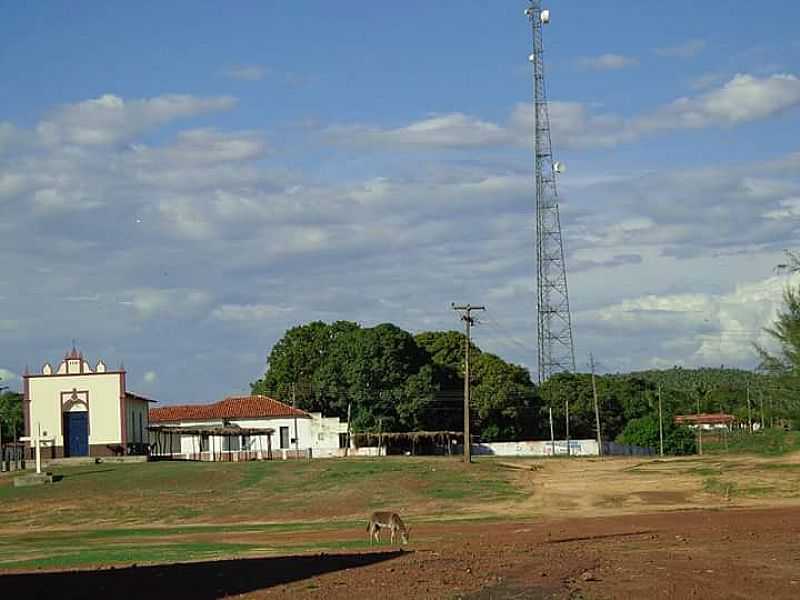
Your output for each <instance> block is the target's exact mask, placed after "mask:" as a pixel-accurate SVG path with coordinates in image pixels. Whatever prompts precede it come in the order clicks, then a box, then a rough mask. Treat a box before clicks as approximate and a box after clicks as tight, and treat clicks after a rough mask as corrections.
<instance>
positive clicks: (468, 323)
mask: <svg viewBox="0 0 800 600" xmlns="http://www.w3.org/2000/svg"><path fill="white" fill-rule="evenodd" d="M450 306H452V307H453V310H458V311H464V313H463V314H462V315H461V320H462V321H464V328H465V329H466V335H467V339H466V345H465V347H464V462H465V463H467V464H469V463H470V462H471V460H472V456H471V453H472V438H471V437H470V435H469V340H470V328H471V327H472V325H474V324H475V319H473V318H472V311H473V310H486V307H485V306H472V305H471V304H466V305H463V306H456V304H455V302H453V303H452V304H451V305H450Z"/></svg>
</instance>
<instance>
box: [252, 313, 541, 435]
mask: <svg viewBox="0 0 800 600" xmlns="http://www.w3.org/2000/svg"><path fill="white" fill-rule="evenodd" d="M465 341H466V338H465V336H464V335H463V334H460V333H458V332H454V331H433V332H425V333H421V334H418V335H416V336H412V335H411V334H410V333H408V332H406V331H403V330H402V329H400V328H399V327H397V326H395V325H392V324H389V323H385V324H382V325H378V326H376V327H368V328H362V327H359V326H358V325H356V324H354V323H349V322H345V321H339V322H337V323H333V324H331V325H328V324H325V323H322V322H314V323H308V324H306V325H300V326H297V327H293V328H292V329H290V330H288V331H287V332H286V334H285V335H284V336H283V338H281V340H279V341H278V343H276V344H275V346H274V347H273V348H272V351H271V352H270V354H269V359H268V363H267V371H266V373H265V374H264V377H263V378H261V379H260V380H258V381H256V382H255V383H253V384H251V387H252V390H253V392H254V393H264V394H268V395H272V396H274V397H277V398H279V399H281V400H283V401H291V399H292V397H294V398H295V399H296V401H297V405H298V406H299V407H300V408H303V409H306V410H319V411H322V412H324V413H325V414H327V415H338V416H340V417H344V416H346V415H347V410H348V406H349V407H350V409H351V421H352V423H353V427H354V430H356V431H377V430H378V429H382V430H383V431H414V430H423V429H427V430H456V431H458V430H460V429H461V427H462V423H463V390H464V347H465ZM470 353H471V354H470V355H471V359H472V365H473V367H472V369H471V377H470V380H471V385H472V390H473V393H472V403H471V410H472V414H473V418H474V419H475V425H476V430H477V431H476V432H477V433H479V434H481V436H482V437H483V438H484V439H488V440H495V439H519V438H520V437H531V436H532V434H533V431H534V429H535V422H536V418H537V416H538V412H539V407H538V396H537V394H536V388H535V387H534V386H533V384H532V383H531V380H530V376H529V374H528V372H527V370H525V369H523V368H522V367H519V366H516V365H511V364H508V363H506V362H505V361H503V360H502V359H500V358H499V357H497V356H494V355H491V354H485V353H482V352H481V351H480V349H479V348H477V347H476V346H475V345H474V344H472V345H471V350H470Z"/></svg>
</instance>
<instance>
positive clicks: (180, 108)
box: [37, 94, 236, 146]
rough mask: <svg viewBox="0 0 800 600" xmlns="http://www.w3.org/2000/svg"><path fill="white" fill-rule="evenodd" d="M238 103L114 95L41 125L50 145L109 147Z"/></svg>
mask: <svg viewBox="0 0 800 600" xmlns="http://www.w3.org/2000/svg"><path fill="white" fill-rule="evenodd" d="M235 103H236V100H235V99H234V98H231V97H230V96H217V97H208V98H200V97H195V96H189V95H178V94H173V95H165V96H156V97H154V98H145V99H137V100H124V99H122V98H120V97H119V96H114V95H113V94H105V95H103V96H100V97H99V98H94V99H92V100H85V101H83V102H79V103H77V104H68V105H66V106H62V107H61V108H60V109H58V110H56V111H55V112H54V113H53V114H52V115H51V116H50V117H49V118H47V119H45V120H44V121H42V122H41V123H39V125H38V127H37V131H38V133H39V136H40V137H41V139H42V140H43V141H44V142H45V143H47V144H50V145H57V144H62V143H66V144H77V145H87V146H93V145H105V144H114V143H117V142H121V141H125V140H129V139H132V138H134V137H136V136H137V135H138V134H140V133H142V132H144V131H147V130H149V129H152V128H154V127H158V126H160V125H163V124H165V123H167V122H169V121H172V120H174V119H179V118H186V117H191V116H194V115H199V114H203V113H207V112H213V111H219V110H228V109H230V108H232V107H233V106H234V105H235Z"/></svg>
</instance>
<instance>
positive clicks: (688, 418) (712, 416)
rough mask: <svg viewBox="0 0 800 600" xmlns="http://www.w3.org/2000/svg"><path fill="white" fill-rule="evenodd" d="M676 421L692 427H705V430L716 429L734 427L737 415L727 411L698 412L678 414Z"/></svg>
mask: <svg viewBox="0 0 800 600" xmlns="http://www.w3.org/2000/svg"><path fill="white" fill-rule="evenodd" d="M674 420H675V423H676V424H678V425H686V426H687V427H689V428H690V429H703V430H704V431H709V430H716V429H728V430H730V429H732V428H733V425H734V423H736V417H734V416H733V415H729V414H725V413H721V412H720V413H697V414H694V415H676V416H675V419H674Z"/></svg>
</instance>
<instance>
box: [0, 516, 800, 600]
mask: <svg viewBox="0 0 800 600" xmlns="http://www.w3.org/2000/svg"><path fill="white" fill-rule="evenodd" d="M343 533H344V532H343ZM332 534H333V532H330V531H327V532H320V534H316V533H313V532H312V533H308V532H303V533H299V532H297V533H293V534H288V533H287V534H285V535H287V536H290V537H291V539H292V541H294V542H298V541H301V540H302V541H307V542H316V541H323V540H325V539H326V538H329V537H330V536H331V535H332ZM364 535H366V533H364ZM417 538H418V539H420V540H421V541H420V542H416V541H415V539H417ZM798 540H800V508H798V507H795V508H776V509H767V510H764V509H759V510H753V509H726V510H705V511H698V510H694V511H677V512H661V513H654V514H637V515H628V516H614V517H595V518H590V519H574V518H573V519H567V520H549V519H548V520H537V521H519V522H502V523H492V522H474V523H431V524H420V525H418V526H416V527H414V528H413V529H412V543H411V544H410V545H409V546H407V547H405V548H404V550H403V551H398V550H397V549H395V548H391V547H389V546H388V545H383V546H381V547H379V548H378V547H376V548H375V549H374V550H367V551H363V552H354V553H331V554H310V555H302V556H295V557H266V558H245V559H238V560H226V561H209V562H196V563H183V564H175V565H157V566H145V567H126V568H121V569H101V570H94V571H88V570H87V571H75V572H60V573H57V572H50V573H24V574H7V575H3V576H0V590H2V591H3V597H4V598H5V597H23V596H24V597H27V598H39V597H41V598H44V597H51V595H52V594H53V593H54V592H55V591H56V590H57V593H58V597H60V598H107V597H112V596H113V597H114V598H166V597H170V598H176V597H192V598H193V599H195V600H201V599H206V598H208V599H210V598H221V597H227V596H239V597H243V598H248V599H260V598H319V599H325V600H337V599H343V600H344V599H347V600H353V599H354V598H402V599H404V600H408V599H411V598H462V599H464V600H483V599H486V600H489V599H493V600H501V599H522V598H526V599H528V598H554V599H561V598H565V599H566V598H569V599H577V598H586V599H601V598H631V599H633V598H636V599H641V598H709V599H715V598H720V599H721V598H743V599H744V598H763V597H770V598H786V599H790V598H791V599H794V598H798V597H800V544H798ZM273 541H274V540H273ZM6 594H8V596H7V595H6Z"/></svg>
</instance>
